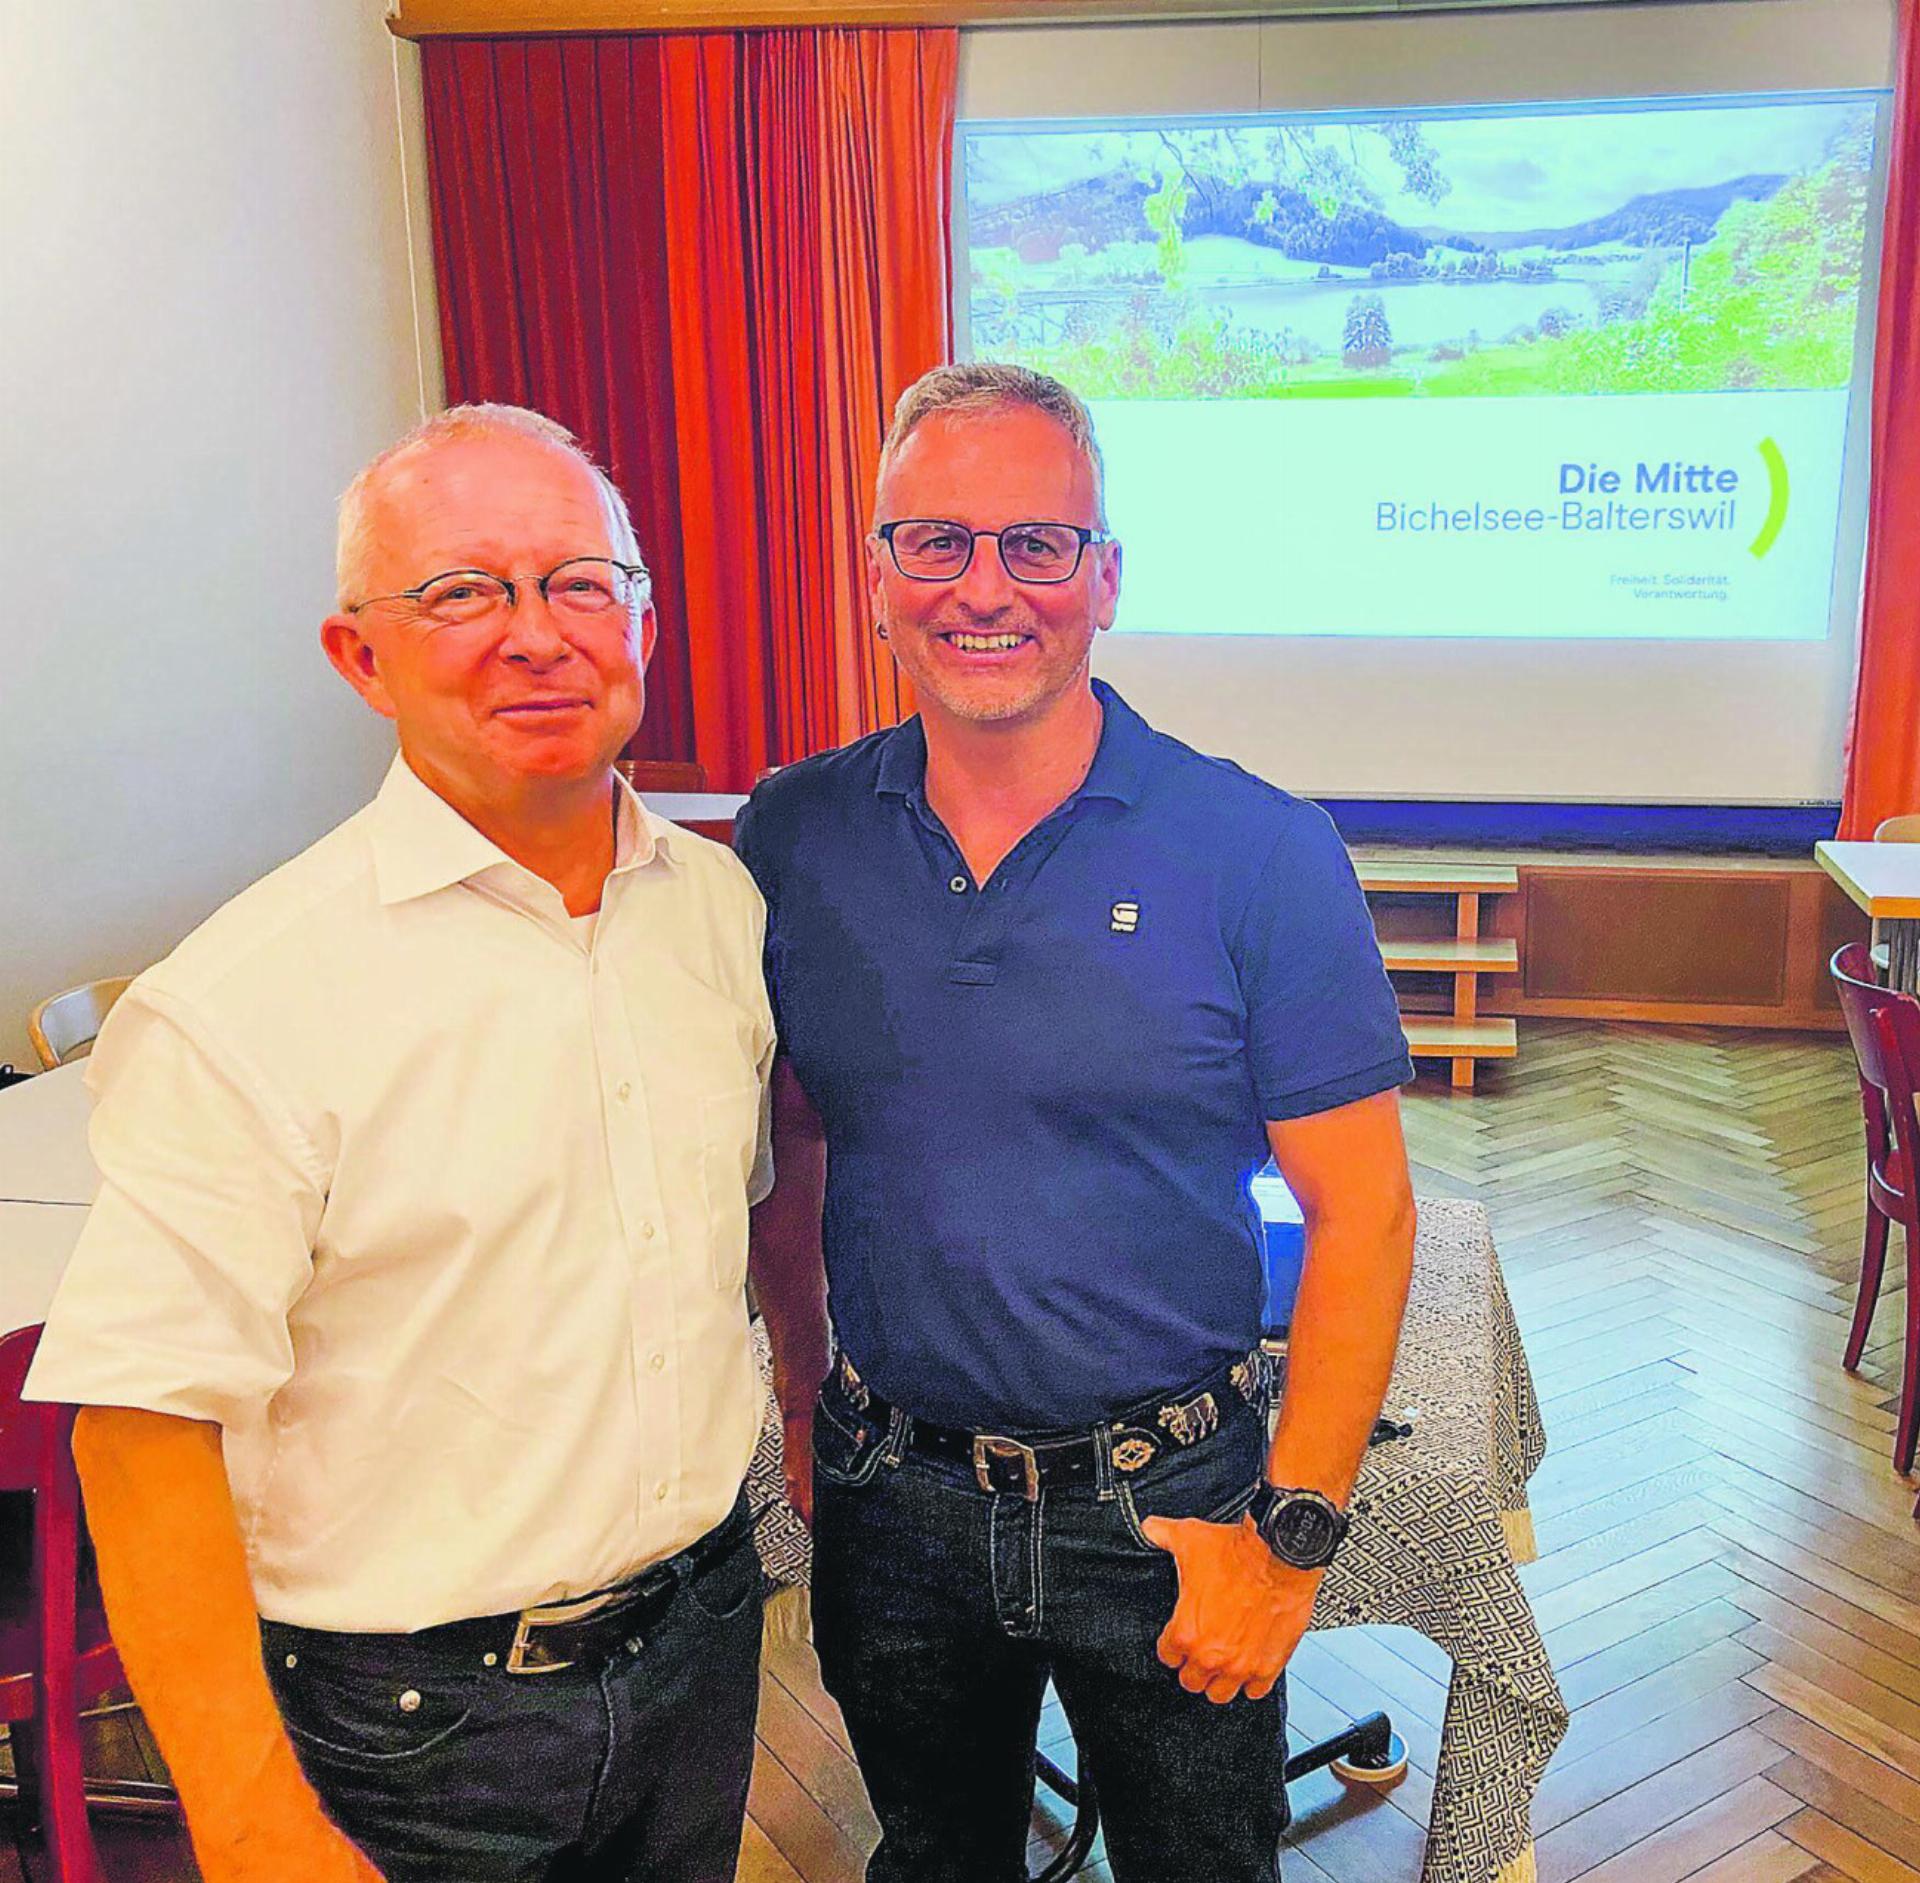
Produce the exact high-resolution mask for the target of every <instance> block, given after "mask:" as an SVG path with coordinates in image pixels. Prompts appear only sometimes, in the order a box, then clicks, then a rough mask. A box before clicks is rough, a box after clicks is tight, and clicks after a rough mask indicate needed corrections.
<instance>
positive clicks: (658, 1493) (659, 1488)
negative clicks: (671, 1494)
mask: <svg viewBox="0 0 1920 1883" xmlns="http://www.w3.org/2000/svg"><path fill="white" fill-rule="evenodd" d="M653 1495H654V1501H655V1502H656V1503H661V1504H664V1503H665V1502H666V1501H667V1487H666V1486H665V1485H664V1484H656V1485H655V1486H654V1487H653Z"/></svg>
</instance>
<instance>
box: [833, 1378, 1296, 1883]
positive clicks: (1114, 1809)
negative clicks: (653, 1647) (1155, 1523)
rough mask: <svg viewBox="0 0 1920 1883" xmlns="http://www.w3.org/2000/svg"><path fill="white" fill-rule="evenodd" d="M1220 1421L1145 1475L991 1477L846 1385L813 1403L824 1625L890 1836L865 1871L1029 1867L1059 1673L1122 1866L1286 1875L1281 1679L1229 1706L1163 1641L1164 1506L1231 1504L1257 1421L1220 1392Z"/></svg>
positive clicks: (1168, 1579)
mask: <svg viewBox="0 0 1920 1883" xmlns="http://www.w3.org/2000/svg"><path fill="white" fill-rule="evenodd" d="M1222 1399H1223V1401H1224V1402H1225V1403H1223V1406H1222V1420H1221V1427H1220V1430H1219V1431H1218V1432H1216V1433H1215V1434H1214V1435H1213V1436H1212V1437H1210V1438H1208V1439H1205V1440H1203V1441H1202V1442H1201V1443H1200V1444H1199V1445H1196V1446H1194V1447H1193V1448H1192V1449H1190V1450H1188V1451H1179V1452H1172V1453H1169V1454H1166V1455H1164V1456H1163V1457H1161V1458H1160V1459H1157V1460H1156V1461H1155V1462H1154V1463H1152V1464H1150V1465H1148V1466H1147V1467H1146V1468H1145V1469H1144V1470H1142V1471H1139V1472H1137V1473H1135V1474H1133V1475H1132V1476H1130V1477H1129V1476H1127V1475H1126V1474H1123V1473H1121V1472H1118V1471H1115V1470H1112V1469H1110V1468H1109V1465H1110V1460H1109V1459H1107V1458H1105V1457H1104V1456H1103V1463H1102V1469H1101V1473H1100V1478H1099V1482H1098V1483H1097V1484H1095V1485H1091V1486H1087V1487H1085V1488H1075V1489H1069V1490H1062V1491H1048V1492H1045V1493H1043V1494H1042V1496H1041V1498H1040V1499H1039V1501H1038V1502H1036V1503H1031V1504H1030V1503H1028V1502H1027V1501H1026V1500H1025V1499H1024V1498H1023V1497H1021V1496H1019V1495H1017V1494H1015V1495H996V1494H992V1493H989V1492H986V1491H983V1490H981V1489H980V1488H979V1486H978V1485H977V1484H976V1483H975V1482H974V1479H973V1476H972V1474H971V1473H970V1472H969V1471H966V1470H965V1469H964V1468H962V1467H959V1466H953V1465H947V1464H944V1463H942V1462H939V1461H936V1460H932V1459H929V1458H926V1457H923V1456H921V1455H919V1454H917V1453H913V1452H907V1451H904V1450H903V1446H904V1441H905V1426H906V1421H905V1418H904V1415H898V1414H896V1415H895V1417H894V1418H893V1420H892V1421H891V1423H890V1426H875V1425H874V1424H873V1423H872V1422H871V1421H870V1420H868V1419H866V1418H865V1417H864V1416H863V1415H862V1414H861V1412H860V1411H859V1410H858V1409H856V1408H855V1407H854V1406H853V1404H852V1403H851V1402H850V1401H849V1399H848V1398H847V1396H846V1394H845V1392H844V1391H843V1390H842V1388H841V1387H840V1385H839V1383H838V1382H837V1380H830V1381H829V1382H828V1384H827V1386H826V1388H825V1389H824V1391H823V1393H822V1396H821V1402H820V1408H819V1412H818V1414H817V1416H816V1418H815V1421H814V1428H813V1437H814V1474H813V1475H814V1500H815V1501H814V1571H813V1614H814V1640H815V1643H816V1645H817V1646H818V1648H819V1651H820V1664H821V1668H822V1670H823V1672H824V1675H825V1678H826V1684H827V1688H828V1690H829V1691H830V1692H831V1693H832V1694H833V1696H834V1698H835V1699H836V1700H838V1701H839V1703H840V1707H841V1711H842V1712H843V1713H844V1714H845V1715H846V1721H847V1730H848V1733H849V1734H850V1736H851V1738H852V1740H853V1748H854V1751H855V1753H856V1754H857V1755H858V1757H859V1761H860V1770H861V1773H862V1775H863V1776H864V1777H865V1779H866V1782H867V1790H868V1793H869V1795H870V1796H871V1798H872V1800H873V1808H874V1811H875V1813H876V1814H877V1815H878V1817H879V1819H880V1825H881V1830H882V1832H883V1837H882V1841H881V1844H880V1848H879V1849H878V1850H877V1851H876V1852H875V1854H874V1856H873V1859H872V1861H871V1862H870V1863H869V1865H868V1866H867V1883H1015V1879H1021V1878H1024V1877H1025V1876H1026V1875H1027V1870H1026V1859H1025V1849H1026V1842H1027V1832H1028V1824H1029V1816H1030V1813H1031V1810H1032V1800H1033V1754H1034V1740H1035V1734H1036V1729H1037V1726H1038V1723H1039V1718H1040V1708H1041V1701H1042V1698H1043V1694H1044V1690H1045V1688H1046V1684H1047V1681H1048V1678H1049V1677H1051V1678H1052V1681H1053V1684H1054V1687H1055V1689H1056V1690H1057V1692H1058V1693H1059V1695H1060V1701H1061V1704H1062V1706H1063V1707H1064V1708H1065V1709H1066V1714H1067V1718H1068V1720H1069V1722H1070V1723H1071V1725H1072V1727H1073V1736H1074V1741H1075V1743H1076V1745H1077V1746H1078V1748H1079V1754H1080V1762H1081V1769H1082V1770H1083V1771H1085V1772H1087V1773H1088V1774H1089V1775H1090V1776H1091V1777H1092V1779H1093V1781H1094V1784H1095V1785H1096V1787H1097V1788H1098V1791H1099V1795H1100V1805H1101V1812H1102V1816H1103V1819H1104V1821H1105V1825H1106V1835H1107V1855H1108V1859H1109V1862H1110V1863H1111V1866H1112V1869H1113V1874H1114V1877H1115V1878H1116V1880H1117V1883H1275V1879H1276V1878H1277V1877H1278V1876H1279V1843H1280V1834H1281V1832H1282V1831H1283V1830H1284V1829H1285V1828H1286V1791H1285V1784H1284V1770H1285V1763H1286V1702H1285V1694H1284V1687H1279V1688H1276V1689H1275V1690H1274V1692H1273V1694H1272V1695H1271V1696H1269V1697H1268V1698H1267V1699H1265V1700H1259V1701H1252V1700H1245V1699H1242V1700H1236V1701H1234V1702H1232V1703H1231V1704H1230V1705H1228V1706H1215V1705H1214V1704H1213V1703H1212V1702H1211V1701H1209V1700H1207V1699H1206V1698H1204V1697H1203V1696H1201V1695H1197V1694H1191V1693H1188V1692H1187V1691H1186V1690H1185V1688H1183V1687H1182V1686H1181V1685H1180V1684H1179V1682H1178V1680H1177V1679H1176V1678H1175V1676H1174V1675H1173V1674H1172V1673H1171V1672H1170V1671H1169V1670H1168V1669H1167V1668H1166V1667H1165V1666H1163V1665H1162V1664H1161V1662H1160V1661H1159V1659H1158V1658H1157V1657H1156V1655H1155V1652H1154V1646H1155V1643H1156V1641H1157V1640H1158V1639H1159V1635H1160V1631H1161V1629H1162V1628H1163V1627H1165V1625H1166V1622H1167V1619H1168V1617H1169V1616H1170V1615H1171V1614H1172V1613H1173V1604H1174V1596H1175V1593H1176V1584H1177V1576H1176V1573H1175V1570H1174V1564H1173V1559H1172V1557H1170V1556H1168V1555H1167V1554H1166V1553H1165V1552H1164V1551H1162V1550H1158V1549H1156V1548H1154V1546H1153V1545H1152V1544H1150V1543H1148V1541H1147V1540H1146V1537H1145V1536H1144V1535H1143V1534H1142V1532H1141V1529H1140V1520H1141V1519H1142V1518H1143V1517H1148V1516H1164V1517H1208V1518H1213V1519H1216V1520H1225V1519H1229V1518H1234V1517H1237V1516H1238V1515H1239V1514H1240V1513H1241V1512H1242V1511H1243V1510H1244V1509H1245V1508H1246V1505H1247V1503H1248V1501H1249V1500H1250V1499H1251V1497H1252V1495H1253V1490H1254V1487H1255V1485H1256V1484H1257V1483H1258V1481H1259V1478H1260V1473H1261V1467H1262V1463H1263V1459H1264V1453H1265V1449H1266V1430H1265V1423H1264V1421H1263V1420H1262V1418H1261V1417H1260V1415H1259V1413H1258V1412H1257V1411H1255V1410H1254V1409H1253V1408H1251V1407H1249V1406H1247V1405H1246V1404H1245V1403H1244V1402H1243V1401H1241V1400H1239V1399H1238V1398H1237V1397H1235V1396H1233V1395H1231V1394H1226V1395H1222Z"/></svg>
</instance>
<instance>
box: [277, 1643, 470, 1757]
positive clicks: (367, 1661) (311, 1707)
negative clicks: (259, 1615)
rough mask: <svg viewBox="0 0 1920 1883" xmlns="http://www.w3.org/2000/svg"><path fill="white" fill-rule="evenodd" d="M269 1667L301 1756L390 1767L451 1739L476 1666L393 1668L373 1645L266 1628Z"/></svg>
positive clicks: (466, 1707) (466, 1711)
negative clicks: (356, 1648)
mask: <svg viewBox="0 0 1920 1883" xmlns="http://www.w3.org/2000/svg"><path fill="white" fill-rule="evenodd" d="M266 1641H267V1669H268V1673H269V1675H270V1676H271V1679H272V1683H273V1693H274V1698H275V1700H276V1701H277V1702H278V1703H279V1707H280V1717H281V1719H282V1721H283V1722H284V1723H285V1725H286V1729H287V1733H288V1736H289V1737H290V1738H291V1739H292V1740H293V1742H294V1744H295V1746H296V1747H297V1748H298V1749H299V1750H300V1752H301V1754H302V1756H303V1757H305V1756H307V1755H309V1754H311V1755H313V1756H316V1757H318V1758H319V1759H320V1760H321V1761H322V1762H323V1763H326V1764H332V1765H338V1766H345V1767H351V1768H353V1769H355V1770H358V1771H363V1772H378V1771H391V1770H393V1769H394V1768H396V1767H399V1766H404V1765H406V1764H408V1763H410V1762H411V1761H414V1760H417V1759H423V1758H425V1757H426V1755H427V1754H428V1753H431V1752H436V1751H438V1750H439V1749H440V1748H441V1747H443V1746H445V1745H447V1744H449V1743H450V1742H451V1741H453V1740H454V1739H455V1738H456V1737H457V1736H458V1735H459V1733H460V1730H461V1728H462V1727H464V1726H465V1725H466V1723H467V1721H468V1720H469V1718H471V1716H472V1713H473V1706H474V1698H475V1689H476V1687H477V1685H478V1681H479V1674H478V1671H477V1670H473V1671H469V1670H466V1669H444V1670H443V1669H437V1668H436V1669H433V1670H431V1671H429V1670H428V1669H426V1668H422V1667H417V1666H416V1667H411V1668H406V1669H404V1670H397V1669H395V1668H394V1667H393V1666H392V1665H391V1663H390V1662H388V1663H386V1664H382V1663H383V1661H384V1659H385V1657H376V1656H375V1655H374V1654H372V1653H371V1652H367V1651H364V1650H363V1651H361V1652H348V1653H342V1652H339V1651H338V1650H335V1649H332V1648H329V1647H328V1646H326V1645H315V1644H314V1641H313V1637H312V1635H311V1634H310V1633H308V1632H307V1631H304V1630H301V1631H292V1632H289V1631H286V1630H279V1629H273V1628H271V1627H269V1630H268V1632H267V1635H266Z"/></svg>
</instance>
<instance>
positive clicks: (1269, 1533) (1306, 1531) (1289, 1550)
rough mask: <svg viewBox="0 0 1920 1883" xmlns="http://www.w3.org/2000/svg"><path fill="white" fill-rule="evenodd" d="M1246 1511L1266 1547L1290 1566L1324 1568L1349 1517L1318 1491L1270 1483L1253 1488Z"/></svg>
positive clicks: (1344, 1531)
mask: <svg viewBox="0 0 1920 1883" xmlns="http://www.w3.org/2000/svg"><path fill="white" fill-rule="evenodd" d="M1247 1515H1248V1516H1249V1517H1251V1518H1252V1519H1253V1527H1254V1528H1255V1529H1256V1530H1258V1531H1259V1532H1260V1539H1261V1541H1262V1542H1263V1543H1265V1544H1266V1546H1267V1548H1268V1549H1270V1550H1271V1551H1272V1552H1273V1553H1274V1555H1276V1556H1277V1557H1279V1559H1280V1560H1281V1561H1282V1562H1283V1563H1286V1564H1287V1565H1288V1566H1289V1567H1291V1568H1294V1569H1324V1568H1326V1566H1327V1565H1328V1564H1329V1563H1330V1562H1332V1561H1333V1554H1334V1551H1335V1550H1337V1549H1338V1548H1339V1547H1340V1545H1341V1543H1342V1541H1344V1539H1345V1537H1346V1534H1347V1530H1348V1528H1349V1526H1350V1525H1351V1523H1352V1521H1353V1520H1352V1519H1351V1518H1350V1517H1349V1516H1348V1515H1347V1513H1346V1512H1345V1511H1344V1510H1342V1509H1341V1508H1340V1506H1339V1505H1338V1504H1336V1503H1335V1502H1334V1501H1333V1499H1332V1498H1330V1497H1322V1496H1321V1495H1320V1493H1319V1492H1318V1491H1281V1490H1276V1489H1275V1488H1274V1487H1273V1486H1272V1485H1271V1484H1263V1485H1261V1487H1260V1488H1259V1489H1258V1490H1257V1491H1255V1492H1254V1494H1253V1502H1252V1504H1250V1505H1249V1506H1248V1508H1247Z"/></svg>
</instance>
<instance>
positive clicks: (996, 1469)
mask: <svg viewBox="0 0 1920 1883" xmlns="http://www.w3.org/2000/svg"><path fill="white" fill-rule="evenodd" d="M834 1379H835V1383H836V1384H837V1385H838V1387H839V1389H840V1390H841V1391H842V1392H843V1393H845V1394H846V1396H847V1398H848V1399H849V1400H850V1401H851V1402H852V1403H853V1405H854V1406H856V1407H857V1408H858V1409H859V1410H860V1411H861V1412H862V1413H863V1414H864V1415H865V1416H866V1417H867V1418H868V1419H870V1420H872V1421H873V1422H874V1423H875V1424H878V1425H884V1424H886V1423H887V1422H888V1420H889V1419H890V1418H891V1417H892V1414H893V1411H894V1408H893V1407H892V1406H890V1405H889V1404H888V1403H887V1402H886V1401H885V1400H884V1399H882V1398H881V1397H880V1395H879V1394H878V1393H876V1392H875V1391H874V1390H873V1389H872V1388H871V1387H870V1386H868V1385H867V1383H866V1382H865V1381H864V1380H863V1379H861V1377H860V1375H859V1373H858V1372H857V1371H856V1370H855V1368H854V1365H853V1363H852V1361H850V1360H849V1359H848V1358H847V1357H846V1356H845V1354H842V1355H841V1356H840V1359H839V1360H838V1361H837V1362H836V1365H835V1372H834ZM1227 1393H1237V1394H1238V1395H1239V1396H1240V1397H1241V1398H1242V1399H1244V1400H1245V1401H1246V1402H1247V1404H1248V1405H1251V1406H1264V1405H1265V1403H1266V1395H1267V1372H1266V1362H1265V1358H1264V1356H1262V1355H1261V1354H1259V1353H1253V1354H1250V1355H1249V1356H1248V1357H1247V1358H1246V1359H1244V1360H1236V1361H1235V1362H1234V1363H1233V1364H1232V1365H1231V1366H1225V1367H1222V1368H1220V1370H1219V1371H1218V1372H1216V1373H1212V1374H1209V1375H1208V1376H1207V1377H1206V1378H1205V1379H1203V1380H1201V1381H1200V1382H1199V1383H1198V1384H1197V1385H1195V1386H1190V1387H1183V1388H1182V1389H1181V1390H1180V1391H1178V1392H1176V1393H1173V1394H1170V1395H1164V1396H1156V1397H1154V1398H1152V1399H1146V1400H1142V1401H1141V1402H1140V1403H1139V1404H1138V1405H1135V1406H1130V1407H1128V1408H1127V1410H1126V1411H1124V1412H1122V1413H1118V1414H1116V1415H1115V1417H1113V1418H1112V1419H1110V1420H1108V1421H1106V1423H1105V1425H1104V1426H1103V1427H1099V1428H1096V1429H1095V1430H1093V1431H1090V1432H1083V1433H1070V1434H1060V1435H1051V1434H1047V1433H1034V1434H1029V1435H1028V1436H1027V1437H1025V1438H1017V1437H1013V1436H1010V1435H1008V1434H1006V1433H1002V1432H967V1431H962V1430H961V1429H959V1428H958V1427H956V1426H950V1425H935V1424H934V1423H933V1422H932V1421H930V1420H927V1419H921V1418H916V1417H914V1416H913V1415H912V1414H908V1415H907V1450H908V1451H915V1452H920V1453H923V1454H924V1455H925V1456H927V1457H929V1458H939V1459H943V1460H944V1461H945V1462H947V1463H948V1464H957V1465H960V1466H962V1467H964V1468H965V1469H967V1470H969V1471H971V1472H972V1473H973V1475H974V1479H975V1481H976V1482H977V1483H978V1484H979V1486H980V1488H981V1489H982V1490H983V1491H999V1492H1004V1493H1008V1494H1012V1493H1016V1492H1017V1493H1018V1494H1019V1495H1021V1496H1023V1497H1025V1498H1026V1500H1027V1501H1028V1502H1029V1503H1032V1502H1034V1501H1035V1500H1036V1499H1038V1497H1039V1495H1040V1493H1041V1492H1042V1491H1048V1490H1058V1489H1062V1488H1065V1487H1066V1486H1069V1485H1075V1484H1091V1483H1093V1482H1094V1479H1095V1476H1096V1474H1097V1473H1098V1471H1099V1458H1100V1445H1101V1443H1102V1441H1103V1438H1104V1442H1105V1443H1106V1445H1107V1446H1108V1447H1109V1449H1110V1452H1111V1455H1112V1458H1113V1468H1114V1469H1115V1470H1116V1471H1118V1472H1121V1473H1122V1474H1126V1473H1130V1472H1135V1471H1141V1470H1144V1469H1145V1468H1146V1467H1147V1466H1148V1465H1150V1464H1152V1463H1153V1461H1154V1460H1155V1459H1156V1458H1158V1457H1159V1456H1160V1455H1161V1454H1162V1453H1163V1452H1167V1451H1184V1450H1187V1449H1188V1448H1190V1447H1192V1446H1194V1445H1198V1444H1199V1443H1200V1442H1201V1441H1202V1440H1203V1439H1206V1438H1210V1437H1211V1436H1212V1435H1213V1434H1214V1433H1215V1432H1217V1431H1218V1430H1219V1429H1220V1405H1221V1400H1222V1396H1223V1395H1225V1394H1227Z"/></svg>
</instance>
